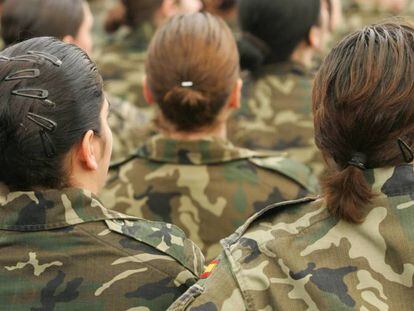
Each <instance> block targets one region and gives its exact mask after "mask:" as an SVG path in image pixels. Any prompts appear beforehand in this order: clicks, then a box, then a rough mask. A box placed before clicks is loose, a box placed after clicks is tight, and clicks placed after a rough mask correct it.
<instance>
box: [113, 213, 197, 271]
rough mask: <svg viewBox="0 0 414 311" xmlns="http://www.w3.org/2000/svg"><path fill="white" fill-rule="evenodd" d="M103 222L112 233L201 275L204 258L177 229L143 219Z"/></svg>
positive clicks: (169, 225)
mask: <svg viewBox="0 0 414 311" xmlns="http://www.w3.org/2000/svg"><path fill="white" fill-rule="evenodd" d="M105 222H106V225H107V226H108V228H109V229H110V230H111V231H112V232H116V233H119V234H122V235H124V236H127V237H129V238H131V239H133V240H135V241H138V242H140V243H144V244H146V245H149V246H151V247H153V248H155V249H156V250H158V251H160V252H162V253H164V254H166V255H168V256H170V257H172V258H173V259H175V260H176V261H177V262H178V263H179V264H180V265H182V266H183V267H185V268H186V269H188V270H189V271H191V272H192V273H193V274H194V275H196V276H198V275H200V274H201V273H202V271H203V268H204V256H203V255H202V253H201V251H200V249H199V248H198V246H196V245H195V244H194V243H193V242H192V241H191V240H189V239H187V237H186V235H185V233H184V232H183V231H182V230H181V229H179V228H178V227H176V226H174V225H172V224H168V223H164V222H156V221H149V220H144V219H134V220H124V219H116V220H106V221H105Z"/></svg>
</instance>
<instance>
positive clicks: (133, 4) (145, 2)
mask: <svg viewBox="0 0 414 311" xmlns="http://www.w3.org/2000/svg"><path fill="white" fill-rule="evenodd" d="M163 2H164V0H139V1H137V0H119V2H118V3H117V4H116V5H115V6H114V7H113V8H112V9H110V10H109V11H108V13H107V16H106V19H105V30H106V31H107V32H108V33H112V32H115V31H117V30H118V29H119V28H120V27H121V26H124V25H125V26H128V27H131V28H135V27H139V26H140V25H141V24H142V23H144V22H147V21H151V22H152V20H153V18H154V15H155V12H156V11H157V10H158V9H159V8H160V7H161V5H162V3H163Z"/></svg>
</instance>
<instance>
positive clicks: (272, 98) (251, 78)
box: [229, 62, 324, 174]
mask: <svg viewBox="0 0 414 311" xmlns="http://www.w3.org/2000/svg"><path fill="white" fill-rule="evenodd" d="M312 83H313V73H311V72H310V71H309V70H307V69H306V68H304V67H303V66H301V65H299V64H297V63H293V62H287V63H281V64H276V65H268V66H265V67H263V68H262V69H261V70H260V71H259V72H257V73H255V75H252V74H250V75H248V76H247V77H246V79H245V83H244V88H243V101H242V107H241V109H240V110H239V111H237V112H236V113H235V114H234V115H233V116H232V118H231V119H230V121H229V138H230V141H232V142H233V143H235V144H236V145H238V146H242V147H245V148H250V149H254V150H262V149H265V150H275V151H283V152H287V153H288V155H289V157H291V158H292V159H294V160H296V161H298V162H301V163H304V164H307V165H309V166H310V167H311V168H312V169H313V171H314V173H315V174H320V173H321V171H322V170H323V167H324V165H323V161H322V157H321V155H320V153H319V150H318V149H317V148H316V146H315V142H314V130H313V117H312V99H311V94H312Z"/></svg>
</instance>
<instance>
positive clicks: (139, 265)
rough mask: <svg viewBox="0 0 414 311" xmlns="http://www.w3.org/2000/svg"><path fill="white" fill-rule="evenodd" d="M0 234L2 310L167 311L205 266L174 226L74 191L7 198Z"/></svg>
mask: <svg viewBox="0 0 414 311" xmlns="http://www.w3.org/2000/svg"><path fill="white" fill-rule="evenodd" d="M0 235H1V239H0V248H1V250H2V255H1V257H0V263H1V266H2V267H3V269H1V270H0V309H1V310H85V309H87V310H127V309H129V308H138V309H139V310H165V309H166V308H167V307H168V306H169V305H170V304H171V303H172V302H173V301H174V300H175V299H176V298H177V297H178V296H179V295H180V294H181V293H183V292H184V291H185V290H186V289H187V288H188V287H189V286H190V285H191V284H193V283H194V282H195V281H196V280H197V278H198V277H197V276H198V275H199V274H200V271H201V270H202V267H203V256H202V254H201V252H200V250H199V249H198V248H197V246H195V245H194V244H193V243H192V242H191V241H189V240H188V239H186V237H185V235H184V233H183V232H182V231H181V230H180V229H178V228H177V227H175V226H173V225H171V224H165V223H159V222H150V221H147V220H142V219H137V218H134V217H132V216H126V215H123V214H120V213H117V212H114V211H110V210H107V209H106V208H105V207H103V205H102V204H101V203H100V201H99V200H98V199H97V198H96V197H94V196H93V195H91V194H90V193H88V192H87V191H84V190H80V189H72V188H71V189H64V190H62V191H57V190H48V191H42V192H11V193H8V194H6V193H5V194H4V195H2V196H1V197H0ZM140 308H141V309H140Z"/></svg>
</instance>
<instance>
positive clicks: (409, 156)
mask: <svg viewBox="0 0 414 311" xmlns="http://www.w3.org/2000/svg"><path fill="white" fill-rule="evenodd" d="M397 142H398V147H399V148H400V151H401V154H402V156H403V158H404V161H405V162H406V163H411V162H413V161H414V153H413V150H412V149H411V147H410V146H408V144H407V143H406V142H405V141H404V140H402V138H398V140H397Z"/></svg>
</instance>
